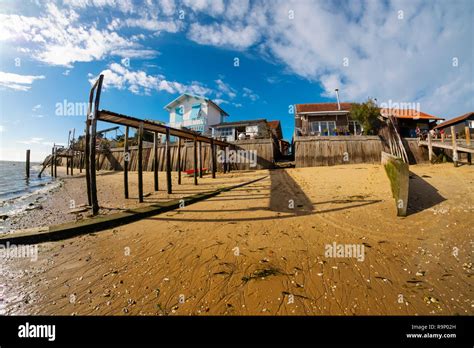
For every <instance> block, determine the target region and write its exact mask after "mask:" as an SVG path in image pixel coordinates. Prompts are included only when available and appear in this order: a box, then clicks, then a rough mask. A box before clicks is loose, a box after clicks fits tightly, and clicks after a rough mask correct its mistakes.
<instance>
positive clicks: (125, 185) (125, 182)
mask: <svg viewBox="0 0 474 348" xmlns="http://www.w3.org/2000/svg"><path fill="white" fill-rule="evenodd" d="M124 141H125V142H124V144H123V152H124V154H123V192H124V195H125V198H128V163H129V161H130V153H129V152H128V126H125V140H124Z"/></svg>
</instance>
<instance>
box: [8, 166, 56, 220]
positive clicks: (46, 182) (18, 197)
mask: <svg viewBox="0 0 474 348" xmlns="http://www.w3.org/2000/svg"><path fill="white" fill-rule="evenodd" d="M41 167H42V166H41V164H40V163H31V164H30V178H29V179H27V178H26V163H25V162H11V161H0V215H12V214H16V213H18V212H20V211H23V210H25V209H27V208H28V206H31V203H32V202H34V201H35V200H37V199H38V196H40V195H41V194H43V193H46V192H48V191H49V190H51V189H52V188H54V187H56V186H58V184H59V180H55V179H54V178H52V177H51V170H50V168H49V167H48V168H46V169H45V171H44V172H43V174H42V175H41V178H38V173H39V172H40V171H41Z"/></svg>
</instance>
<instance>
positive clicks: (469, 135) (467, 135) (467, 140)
mask: <svg viewBox="0 0 474 348" xmlns="http://www.w3.org/2000/svg"><path fill="white" fill-rule="evenodd" d="M464 132H465V133H466V145H467V146H469V145H471V131H470V129H469V127H467V126H466V127H464Z"/></svg>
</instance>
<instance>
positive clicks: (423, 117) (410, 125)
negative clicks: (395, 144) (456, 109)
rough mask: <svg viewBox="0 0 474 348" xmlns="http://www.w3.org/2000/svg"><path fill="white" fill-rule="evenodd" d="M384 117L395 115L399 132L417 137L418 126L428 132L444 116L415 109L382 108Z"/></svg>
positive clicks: (405, 135) (403, 136) (381, 112)
mask: <svg viewBox="0 0 474 348" xmlns="http://www.w3.org/2000/svg"><path fill="white" fill-rule="evenodd" d="M380 114H381V115H382V116H383V117H388V116H393V117H394V118H396V119H397V124H398V132H399V133H400V136H401V137H402V138H416V128H417V127H418V128H419V129H420V131H421V132H424V133H426V132H428V131H429V130H430V129H433V128H434V127H435V126H436V122H437V121H442V120H444V118H440V117H436V116H433V115H430V114H427V113H425V112H422V111H419V110H414V109H392V108H390V109H380Z"/></svg>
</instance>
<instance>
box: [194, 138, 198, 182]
mask: <svg viewBox="0 0 474 348" xmlns="http://www.w3.org/2000/svg"><path fill="white" fill-rule="evenodd" d="M193 161H194V185H197V184H198V177H197V175H198V173H197V170H198V169H197V139H196V137H194V158H193Z"/></svg>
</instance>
